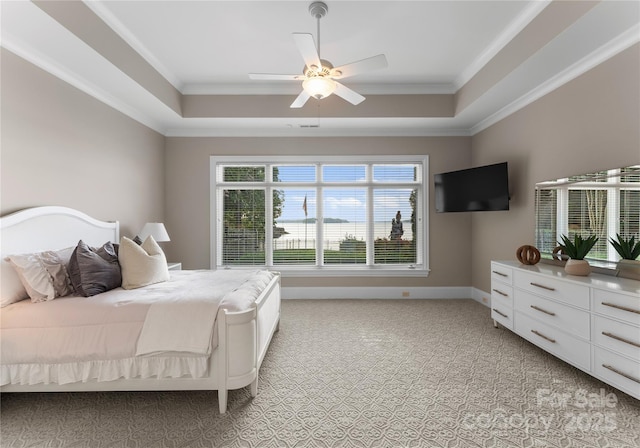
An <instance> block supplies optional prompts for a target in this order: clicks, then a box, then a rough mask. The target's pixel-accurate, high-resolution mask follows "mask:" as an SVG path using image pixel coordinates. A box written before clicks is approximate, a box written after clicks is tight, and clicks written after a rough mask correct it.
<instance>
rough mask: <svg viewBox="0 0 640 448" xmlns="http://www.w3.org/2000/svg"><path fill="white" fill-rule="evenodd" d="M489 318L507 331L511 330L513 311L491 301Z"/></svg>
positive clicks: (508, 307)
mask: <svg viewBox="0 0 640 448" xmlns="http://www.w3.org/2000/svg"><path fill="white" fill-rule="evenodd" d="M491 318H492V319H493V320H495V321H496V322H498V323H500V324H502V325H503V326H504V327H506V328H508V329H509V330H513V309H512V308H511V307H510V306H507V305H504V304H502V303H500V302H494V301H493V298H492V299H491Z"/></svg>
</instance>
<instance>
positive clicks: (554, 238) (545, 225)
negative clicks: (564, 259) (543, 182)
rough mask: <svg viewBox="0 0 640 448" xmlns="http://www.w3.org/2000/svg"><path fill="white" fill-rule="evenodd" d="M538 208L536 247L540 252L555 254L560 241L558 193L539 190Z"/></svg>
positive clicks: (537, 194) (537, 192) (537, 191)
mask: <svg viewBox="0 0 640 448" xmlns="http://www.w3.org/2000/svg"><path fill="white" fill-rule="evenodd" d="M535 199H536V206H535V209H536V210H537V211H538V212H537V215H536V219H537V220H538V222H537V223H536V247H537V248H538V249H539V250H540V252H547V253H551V252H553V249H554V248H555V247H556V246H557V245H558V240H559V239H560V237H559V235H558V234H557V231H556V229H557V216H558V191H557V190H547V189H543V188H540V189H537V190H536V198H535Z"/></svg>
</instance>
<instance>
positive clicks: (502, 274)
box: [485, 271, 509, 277]
mask: <svg viewBox="0 0 640 448" xmlns="http://www.w3.org/2000/svg"><path fill="white" fill-rule="evenodd" d="M485 272H486V271H485ZM491 272H493V273H494V274H497V275H499V276H501V277H509V276H508V275H507V274H504V273H502V272H500V271H491Z"/></svg>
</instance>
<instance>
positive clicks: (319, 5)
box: [309, 2, 329, 19]
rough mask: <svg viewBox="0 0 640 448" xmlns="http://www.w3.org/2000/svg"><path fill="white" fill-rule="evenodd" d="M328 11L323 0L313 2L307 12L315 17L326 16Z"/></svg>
mask: <svg viewBox="0 0 640 448" xmlns="http://www.w3.org/2000/svg"><path fill="white" fill-rule="evenodd" d="M328 12H329V7H328V6H327V4H326V3H325V2H313V3H311V4H310V5H309V13H310V14H311V17H314V18H316V19H320V18H322V17H324V16H326V15H327V13H328Z"/></svg>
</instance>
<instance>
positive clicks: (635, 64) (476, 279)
mask: <svg viewBox="0 0 640 448" xmlns="http://www.w3.org/2000/svg"><path fill="white" fill-rule="evenodd" d="M639 56H640V46H639V45H635V46H633V47H631V48H630V49H628V50H626V51H624V52H622V53H620V54H618V55H617V56H615V57H613V58H611V59H610V60H608V61H606V62H605V63H603V64H601V65H599V66H597V67H595V68H594V69H592V70H591V71H589V72H587V73H585V74H584V75H582V76H580V77H578V78H576V79H575V80H573V81H571V82H570V83H568V84H566V85H564V86H562V87H560V88H559V89H557V90H555V91H553V92H551V93H550V94H548V95H546V96H544V97H542V98H541V99H539V100H538V101H536V102H534V103H532V104H530V105H529V106H527V107H526V108H524V109H522V110H520V111H518V112H516V113H515V114H513V115H511V116H509V117H507V118H505V119H504V120H502V121H500V122H498V123H497V124H495V125H493V126H491V127H490V128H488V129H486V130H485V131H483V132H481V133H478V134H476V135H475V136H474V137H473V138H472V154H473V165H474V166H477V165H484V164H488V163H494V162H501V161H507V162H509V175H510V189H511V194H512V200H511V203H510V207H511V210H509V211H505V212H490V213H475V214H474V215H473V218H472V233H471V239H472V260H473V263H472V272H473V286H474V287H476V288H480V289H481V290H483V291H485V292H487V291H489V290H490V288H489V286H490V278H489V262H490V260H492V259H501V260H515V251H516V249H517V248H518V247H519V246H521V245H522V244H533V239H534V194H533V193H534V185H535V184H536V182H540V181H543V180H549V179H555V178H559V177H564V176H569V175H573V174H582V173H588V172H593V171H598V170H601V169H609V168H616V167H621V166H628V165H632V164H640V125H639V123H640V81H639V80H640V58H639Z"/></svg>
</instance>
